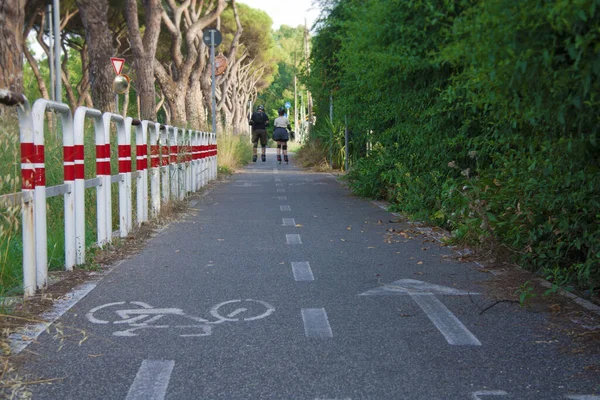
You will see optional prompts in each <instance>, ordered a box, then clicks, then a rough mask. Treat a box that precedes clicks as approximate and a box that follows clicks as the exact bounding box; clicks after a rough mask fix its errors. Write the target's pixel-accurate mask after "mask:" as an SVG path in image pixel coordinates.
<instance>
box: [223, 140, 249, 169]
mask: <svg viewBox="0 0 600 400" xmlns="http://www.w3.org/2000/svg"><path fill="white" fill-rule="evenodd" d="M218 140H219V155H218V157H217V162H218V164H219V165H218V168H219V171H221V172H225V173H231V172H233V171H235V170H236V169H238V168H240V167H241V166H242V165H245V164H247V163H248V162H250V160H251V159H252V146H251V143H250V138H249V137H248V136H247V135H232V134H230V133H224V134H221V135H219V137H218Z"/></svg>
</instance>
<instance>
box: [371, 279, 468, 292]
mask: <svg viewBox="0 0 600 400" xmlns="http://www.w3.org/2000/svg"><path fill="white" fill-rule="evenodd" d="M425 293H430V294H447V295H454V296H465V295H468V294H472V295H475V294H479V293H470V292H465V291H464V290H459V289H455V288H451V287H448V286H442V285H436V284H434V283H428V282H423V281H418V280H415V279H400V280H399V281H395V282H392V283H388V284H387V285H385V286H381V287H378V288H375V289H371V290H368V291H366V292H364V293H361V294H360V295H361V296H373V295H374V296H393V295H407V294H425Z"/></svg>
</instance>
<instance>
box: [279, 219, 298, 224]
mask: <svg viewBox="0 0 600 400" xmlns="http://www.w3.org/2000/svg"><path fill="white" fill-rule="evenodd" d="M282 221H283V223H282V224H281V226H296V220H294V218H283V219H282Z"/></svg>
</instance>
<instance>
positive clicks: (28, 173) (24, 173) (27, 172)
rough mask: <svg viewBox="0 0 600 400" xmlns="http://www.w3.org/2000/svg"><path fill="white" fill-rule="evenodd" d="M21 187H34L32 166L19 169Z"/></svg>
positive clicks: (24, 188) (25, 188)
mask: <svg viewBox="0 0 600 400" xmlns="http://www.w3.org/2000/svg"><path fill="white" fill-rule="evenodd" d="M21 181H22V183H21V189H23V190H27V189H34V188H35V171H34V170H33V168H23V169H21Z"/></svg>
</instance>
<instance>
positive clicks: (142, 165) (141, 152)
mask: <svg viewBox="0 0 600 400" xmlns="http://www.w3.org/2000/svg"><path fill="white" fill-rule="evenodd" d="M135 155H136V157H135V158H136V163H135V169H136V170H138V171H143V170H145V169H146V162H145V161H146V146H145V145H143V144H138V145H137V146H135ZM138 157H142V158H141V159H138Z"/></svg>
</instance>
